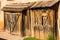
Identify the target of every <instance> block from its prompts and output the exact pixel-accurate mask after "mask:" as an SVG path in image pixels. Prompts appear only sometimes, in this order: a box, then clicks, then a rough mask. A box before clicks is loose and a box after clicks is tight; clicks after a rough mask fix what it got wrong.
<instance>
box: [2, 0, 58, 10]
mask: <svg viewBox="0 0 60 40" xmlns="http://www.w3.org/2000/svg"><path fill="white" fill-rule="evenodd" d="M58 1H59V0H57V1H39V2H28V3H13V4H7V5H6V6H5V7H4V8H3V10H4V11H22V10H24V9H28V8H37V7H50V6H52V5H54V4H55V3H56V2H58Z"/></svg>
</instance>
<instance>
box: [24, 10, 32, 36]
mask: <svg viewBox="0 0 60 40" xmlns="http://www.w3.org/2000/svg"><path fill="white" fill-rule="evenodd" d="M30 19H31V18H30V10H27V15H26V16H25V29H26V36H31V32H30V27H31V23H30V22H31V21H30Z"/></svg>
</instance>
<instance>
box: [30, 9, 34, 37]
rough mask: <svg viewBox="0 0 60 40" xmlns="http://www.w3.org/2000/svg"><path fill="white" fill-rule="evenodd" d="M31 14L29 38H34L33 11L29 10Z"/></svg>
mask: <svg viewBox="0 0 60 40" xmlns="http://www.w3.org/2000/svg"><path fill="white" fill-rule="evenodd" d="M30 12H31V36H32V37H34V11H33V10H30Z"/></svg>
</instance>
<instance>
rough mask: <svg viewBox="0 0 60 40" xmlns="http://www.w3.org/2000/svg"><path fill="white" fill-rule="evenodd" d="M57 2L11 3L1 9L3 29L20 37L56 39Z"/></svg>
mask: <svg viewBox="0 0 60 40" xmlns="http://www.w3.org/2000/svg"><path fill="white" fill-rule="evenodd" d="M58 6H59V0H58V1H54V2H53V1H39V2H28V3H20V4H17V3H13V4H7V5H6V6H5V7H3V9H2V10H3V11H4V29H5V31H8V32H10V33H11V34H15V35H20V37H26V36H27V37H36V38H40V39H46V38H47V37H48V35H49V34H53V36H54V37H57V34H58V26H57V18H58V17H57V16H58V15H57V12H58Z"/></svg>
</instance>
